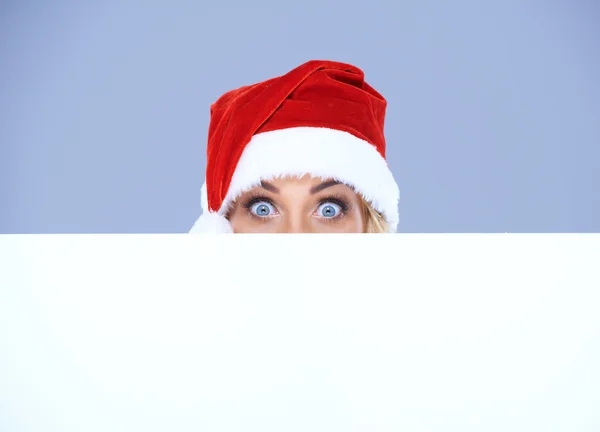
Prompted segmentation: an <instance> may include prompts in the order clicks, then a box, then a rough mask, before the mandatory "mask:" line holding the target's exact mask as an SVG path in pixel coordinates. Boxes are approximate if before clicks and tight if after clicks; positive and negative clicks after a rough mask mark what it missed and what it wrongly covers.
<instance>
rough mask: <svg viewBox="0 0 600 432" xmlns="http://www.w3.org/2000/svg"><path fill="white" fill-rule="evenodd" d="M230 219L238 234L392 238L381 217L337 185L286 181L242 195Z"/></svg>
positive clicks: (262, 185) (264, 183)
mask: <svg viewBox="0 0 600 432" xmlns="http://www.w3.org/2000/svg"><path fill="white" fill-rule="evenodd" d="M227 218H228V219H229V222H230V223H231V226H232V228H233V231H234V232H235V233H366V232H387V231H388V227H387V224H386V222H385V220H384V219H383V217H382V216H381V214H379V213H378V212H377V211H375V210H374V209H373V208H372V207H371V205H370V204H368V203H367V202H366V201H365V199H364V198H363V197H362V196H361V195H360V194H358V193H356V192H355V191H354V190H353V189H352V188H351V187H350V186H348V185H346V184H344V183H341V182H339V181H336V180H334V179H331V178H329V179H327V178H326V179H322V178H315V177H312V176H309V175H305V176H302V177H297V176H285V177H280V178H275V179H272V180H269V181H262V182H261V183H260V185H258V186H256V187H254V188H252V189H250V190H248V191H246V192H244V193H242V194H241V195H240V196H239V197H238V198H237V199H236V200H235V201H234V202H233V203H232V205H231V207H230V208H229V209H228V212H227Z"/></svg>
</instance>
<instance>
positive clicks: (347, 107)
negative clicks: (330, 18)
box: [206, 60, 387, 211]
mask: <svg viewBox="0 0 600 432" xmlns="http://www.w3.org/2000/svg"><path fill="white" fill-rule="evenodd" d="M386 105H387V103H386V100H385V99H384V98H383V96H381V95H380V94H379V93H378V92H377V91H375V90H374V89H373V88H372V87H371V86H369V85H368V84H367V83H366V82H365V80H364V73H363V71H362V70H360V69H358V68H357V67H355V66H352V65H349V64H345V63H338V62H333V61H322V60H312V61H309V62H307V63H304V64H303V65H301V66H299V67H297V68H295V69H293V70H292V71H290V72H288V73H287V74H285V75H283V76H280V77H277V78H273V79H270V80H267V81H264V82H261V83H258V84H254V85H250V86H245V87H241V88H239V89H236V90H232V91H230V92H228V93H226V94H224V95H223V96H221V97H220V98H219V99H218V100H217V101H216V102H215V103H214V104H213V105H212V106H211V118H210V126H209V130H208V146H207V168H206V186H207V193H208V205H209V208H210V210H211V211H218V210H219V208H220V207H221V204H222V203H223V200H224V199H225V197H226V194H227V190H228V189H229V183H230V181H231V178H232V177H233V173H234V172H235V169H236V166H237V164H238V161H239V159H240V157H241V156H242V152H243V151H244V148H245V147H246V145H247V144H248V143H249V142H250V140H251V139H252V136H253V135H255V134H258V133H261V132H268V131H273V130H279V129H286V128H292V127H300V126H308V127H325V128H330V129H337V130H341V131H346V132H349V133H351V134H353V135H355V136H357V137H358V138H361V139H363V140H365V141H367V142H369V143H371V144H372V145H374V146H375V147H376V149H377V150H378V151H379V153H380V154H381V155H382V157H384V158H385V137H384V119H385V110H386ZM315 157H319V156H318V155H315Z"/></svg>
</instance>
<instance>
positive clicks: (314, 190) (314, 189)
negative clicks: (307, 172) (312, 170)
mask: <svg viewBox="0 0 600 432" xmlns="http://www.w3.org/2000/svg"><path fill="white" fill-rule="evenodd" d="M339 184H341V182H339V181H337V180H329V181H326V182H323V183H321V184H319V185H316V186H313V187H312V188H310V194H311V195H314V194H316V193H317V192H321V191H322V190H323V189H327V188H330V187H332V186H336V185H339Z"/></svg>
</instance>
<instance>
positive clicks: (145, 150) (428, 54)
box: [0, 0, 600, 233]
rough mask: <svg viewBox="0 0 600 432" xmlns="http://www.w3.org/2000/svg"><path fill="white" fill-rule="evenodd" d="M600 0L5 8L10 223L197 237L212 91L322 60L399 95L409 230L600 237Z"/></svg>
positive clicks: (393, 152)
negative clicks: (352, 67) (191, 232)
mask: <svg viewBox="0 0 600 432" xmlns="http://www.w3.org/2000/svg"><path fill="white" fill-rule="evenodd" d="M599 22H600V2H597V1H595V0H588V1H586V0H579V1H569V0H560V1H559V0H546V1H542V0H538V1H531V0H498V1H491V0H490V1H475V0H473V1H466V0H462V1H452V2H447V1H432V0H430V1H423V0H419V1H417V0H415V1H412V2H407V1H393V2H392V1H389V2H387V1H381V2H378V1H368V2H353V1H344V2H338V1H332V0H327V1H319V0H309V1H304V2H291V1H289V2H288V1H271V2H267V1H260V0H259V1H252V2H248V1H242V0H237V1H229V2H225V1H222V2H205V1H178V0H177V1H176V0H170V1H163V2H153V1H138V2H131V1H129V2H127V1H117V0H110V1H104V2H93V3H92V2H76V1H73V0H70V1H69V0H65V1H30V2H16V1H12V2H6V1H5V2H2V3H1V6H0V232H2V233H88V232H89V233H101V232H115V233H127V232H132V233H135V232H150V233H151V232H185V231H187V230H188V229H189V228H190V227H191V225H192V223H193V222H194V220H195V218H196V217H197V216H198V215H199V213H200V187H201V185H202V182H203V178H204V167H205V156H204V152H205V139H206V129H207V125H208V110H209V105H210V104H211V103H212V102H213V101H214V100H215V99H216V98H217V97H218V96H220V95H221V94H222V93H223V92H225V91H227V90H230V89H231V88H235V87H239V86H241V85H244V84H250V83H253V82H257V81H262V80H264V79H267V78H270V77H273V76H276V75H280V74H283V73H285V72H287V71H288V70H289V69H292V68H293V67H295V66H297V65H299V64H301V63H303V62H305V61H306V60H309V59H331V60H339V61H344V62H349V63H353V64H356V65H357V66H359V67H361V68H362V69H363V70H364V71H365V73H366V77H367V81H368V82H369V83H370V84H372V85H373V86H374V87H375V88H377V89H378V90H379V91H381V92H382V93H383V94H384V96H386V98H387V99H388V101H389V109H388V117H387V125H386V132H387V139H388V156H389V162H390V164H391V166H392V168H393V170H394V172H395V175H396V177H397V179H398V182H399V183H400V187H401V191H402V198H401V209H400V211H401V223H400V230H401V231H403V232H590V231H600V193H599V192H598V190H597V189H598V187H599V185H600V169H599V168H598V164H599V163H600V148H599V147H600V85H599V83H598V81H599V80H598V77H600V48H599V43H598V42H599V38H600V30H598V23H599Z"/></svg>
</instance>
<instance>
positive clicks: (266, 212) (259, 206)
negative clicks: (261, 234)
mask: <svg viewBox="0 0 600 432" xmlns="http://www.w3.org/2000/svg"><path fill="white" fill-rule="evenodd" d="M250 211H251V212H252V213H254V214H255V215H256V216H258V217H267V216H272V215H273V214H275V213H276V212H277V211H276V210H275V207H273V205H271V204H269V203H268V202H266V201H260V202H257V203H255V204H252V206H251V207H250Z"/></svg>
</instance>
